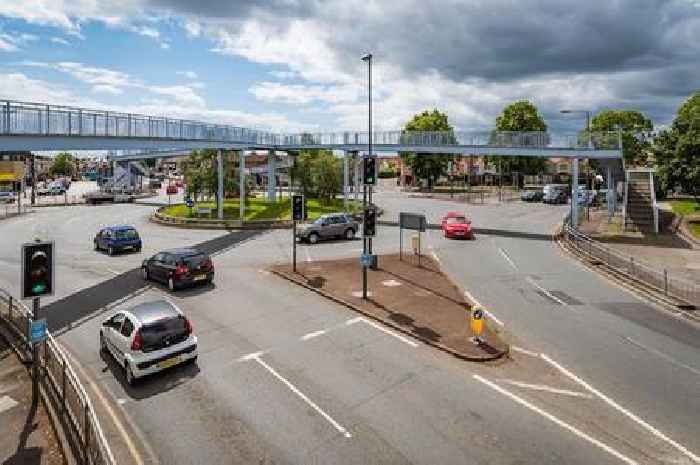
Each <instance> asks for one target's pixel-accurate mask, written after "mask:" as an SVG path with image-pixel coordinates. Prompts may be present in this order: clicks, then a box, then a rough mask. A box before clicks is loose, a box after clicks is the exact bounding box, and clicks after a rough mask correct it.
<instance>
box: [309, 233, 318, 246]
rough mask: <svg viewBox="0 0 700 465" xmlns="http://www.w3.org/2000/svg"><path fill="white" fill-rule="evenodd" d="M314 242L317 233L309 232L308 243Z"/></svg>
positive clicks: (316, 240)
mask: <svg viewBox="0 0 700 465" xmlns="http://www.w3.org/2000/svg"><path fill="white" fill-rule="evenodd" d="M316 243H318V234H316V233H311V234H309V244H316Z"/></svg>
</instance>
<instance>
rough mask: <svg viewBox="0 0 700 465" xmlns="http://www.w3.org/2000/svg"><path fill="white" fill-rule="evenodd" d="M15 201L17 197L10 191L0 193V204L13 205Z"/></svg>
mask: <svg viewBox="0 0 700 465" xmlns="http://www.w3.org/2000/svg"><path fill="white" fill-rule="evenodd" d="M16 200H17V196H16V195H15V193H14V192H11V191H0V203H13V202H15V201H16Z"/></svg>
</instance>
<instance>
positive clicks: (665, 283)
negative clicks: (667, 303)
mask: <svg viewBox="0 0 700 465" xmlns="http://www.w3.org/2000/svg"><path fill="white" fill-rule="evenodd" d="M664 294H665V295H668V271H666V268H664Z"/></svg>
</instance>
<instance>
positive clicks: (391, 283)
mask: <svg viewBox="0 0 700 465" xmlns="http://www.w3.org/2000/svg"><path fill="white" fill-rule="evenodd" d="M382 285H383V286H386V287H396V286H400V285H401V283H400V282H398V281H397V280H395V279H387V280H386V281H382Z"/></svg>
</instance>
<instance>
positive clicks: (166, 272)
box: [141, 248, 214, 291]
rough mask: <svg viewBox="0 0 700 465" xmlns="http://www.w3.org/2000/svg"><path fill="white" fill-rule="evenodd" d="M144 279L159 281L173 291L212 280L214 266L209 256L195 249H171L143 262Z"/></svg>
mask: <svg viewBox="0 0 700 465" xmlns="http://www.w3.org/2000/svg"><path fill="white" fill-rule="evenodd" d="M141 273H142V274H143V277H144V279H146V280H154V281H160V282H162V283H164V284H167V285H168V289H170V290H171V291H174V290H176V289H180V288H183V287H187V286H193V285H195V284H199V283H206V284H209V283H211V282H212V280H213V279H214V264H213V263H212V261H211V257H209V255H207V254H205V253H203V252H200V251H199V250H197V249H189V248H187V249H173V250H166V251H163V252H159V253H157V254H155V255H154V256H152V257H151V258H149V259H146V260H144V261H143V264H142V265H141Z"/></svg>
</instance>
